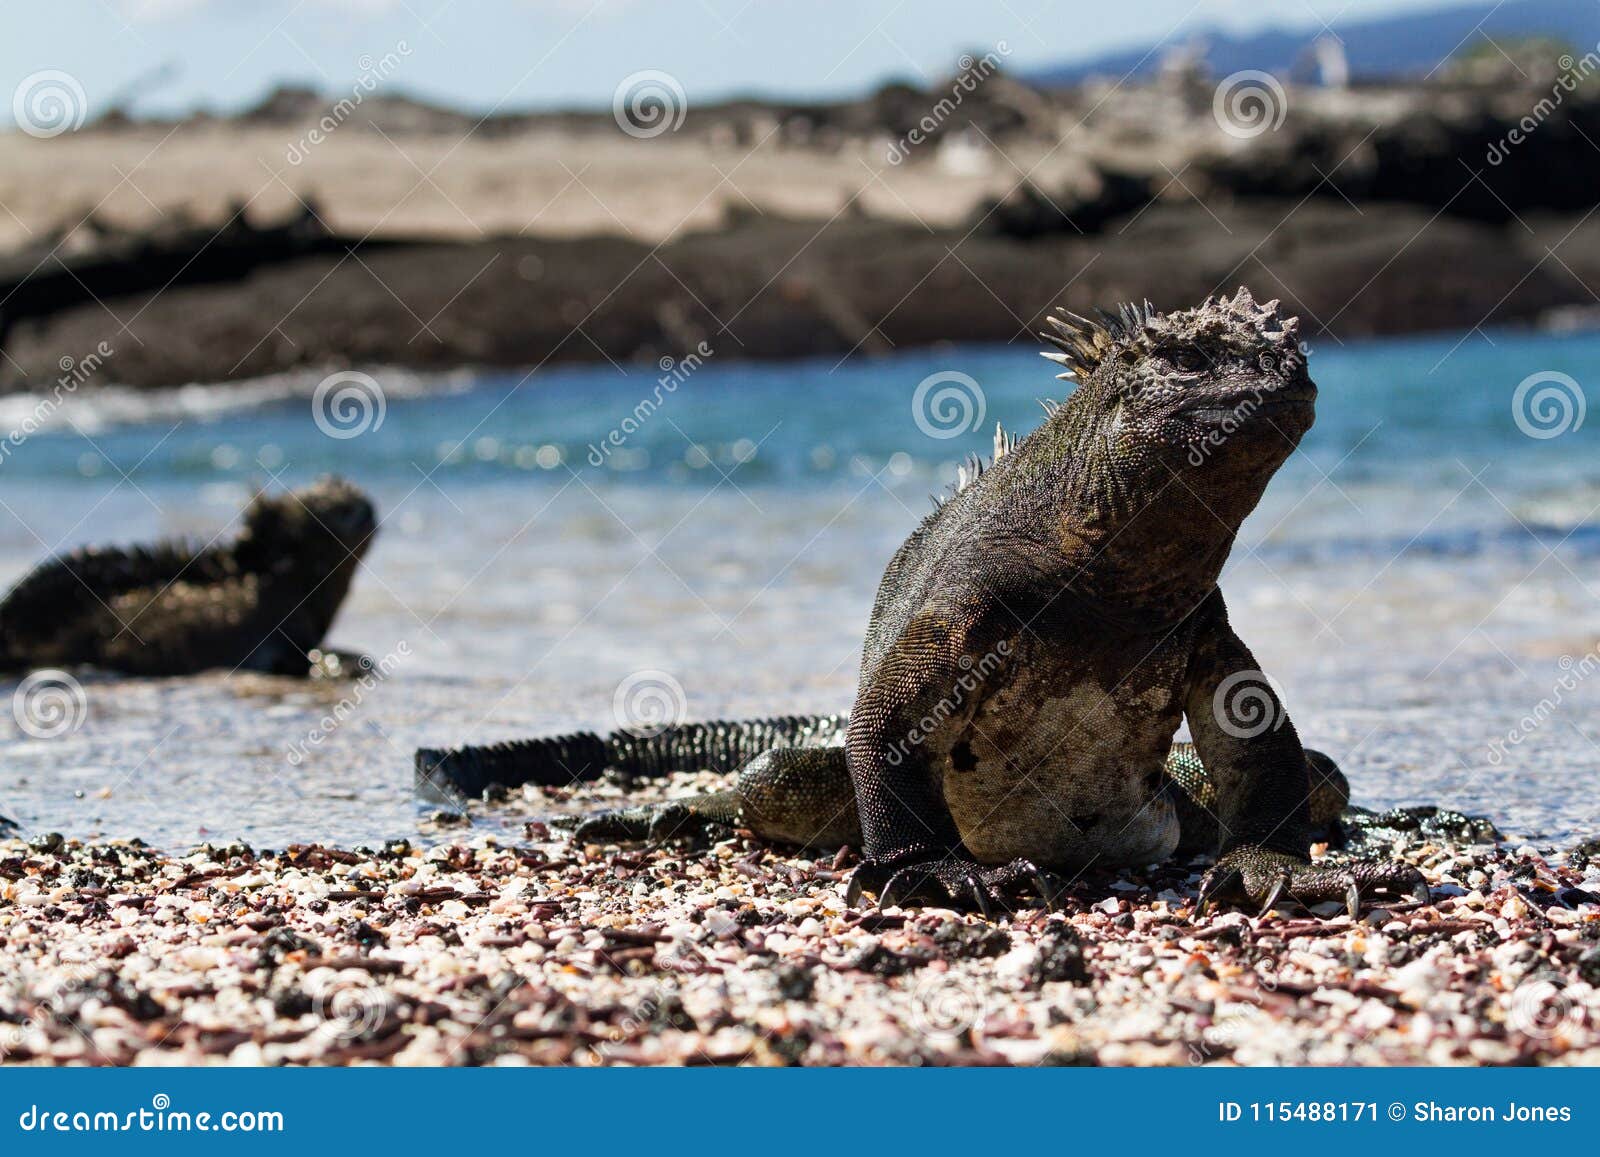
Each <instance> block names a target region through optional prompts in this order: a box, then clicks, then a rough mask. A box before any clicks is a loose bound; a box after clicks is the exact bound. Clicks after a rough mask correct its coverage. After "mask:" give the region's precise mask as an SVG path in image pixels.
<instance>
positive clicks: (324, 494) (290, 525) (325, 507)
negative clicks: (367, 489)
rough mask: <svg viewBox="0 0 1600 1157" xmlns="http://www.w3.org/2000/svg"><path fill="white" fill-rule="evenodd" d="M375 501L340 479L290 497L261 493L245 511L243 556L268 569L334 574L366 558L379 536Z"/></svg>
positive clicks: (322, 481) (329, 479)
mask: <svg viewBox="0 0 1600 1157" xmlns="http://www.w3.org/2000/svg"><path fill="white" fill-rule="evenodd" d="M377 528H378V521H377V514H376V511H375V510H374V509H373V505H372V500H371V499H369V498H368V497H367V496H366V495H365V494H364V493H362V492H361V491H360V490H358V489H357V488H356V487H354V486H352V485H351V484H350V483H348V482H346V481H345V480H344V479H342V478H335V477H332V476H328V477H324V478H320V479H318V480H317V481H316V482H315V483H314V484H312V485H311V486H307V487H305V488H303V489H300V490H295V491H291V492H289V493H287V494H275V495H268V494H258V495H256V497H255V500H254V501H252V502H251V503H250V506H249V507H248V508H247V509H246V510H245V512H244V529H243V530H242V531H241V533H240V535H239V546H238V550H239V552H240V554H241V556H243V557H245V558H248V559H250V560H253V562H254V565H259V566H261V567H263V568H265V569H281V568H283V567H286V566H289V567H295V568H297V569H298V568H301V567H304V568H306V569H307V570H311V571H318V572H322V571H331V570H333V569H336V568H338V567H340V566H343V565H345V564H350V565H354V562H355V561H356V560H358V559H360V558H361V556H362V555H363V554H365V553H366V550H367V545H368V544H369V543H370V542H371V541H372V536H373V534H374V533H375V532H376V531H377Z"/></svg>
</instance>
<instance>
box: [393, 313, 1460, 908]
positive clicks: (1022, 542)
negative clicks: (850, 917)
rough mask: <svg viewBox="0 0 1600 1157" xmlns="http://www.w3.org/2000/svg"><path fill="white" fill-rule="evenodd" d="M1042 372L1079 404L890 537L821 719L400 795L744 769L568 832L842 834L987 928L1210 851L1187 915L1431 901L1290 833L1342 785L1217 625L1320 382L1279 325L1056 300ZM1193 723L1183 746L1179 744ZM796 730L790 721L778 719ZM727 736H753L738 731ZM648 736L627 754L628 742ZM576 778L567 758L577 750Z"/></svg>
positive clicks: (1406, 877)
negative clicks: (1094, 873)
mask: <svg viewBox="0 0 1600 1157" xmlns="http://www.w3.org/2000/svg"><path fill="white" fill-rule="evenodd" d="M1048 321H1049V324H1050V326H1051V331H1050V332H1048V333H1045V334H1044V335H1043V336H1044V337H1045V338H1046V339H1047V340H1049V341H1050V342H1051V343H1052V344H1053V345H1055V346H1056V347H1057V350H1058V351H1059V352H1048V353H1046V354H1045V356H1046V357H1048V358H1050V359H1051V360H1052V361H1055V362H1057V363H1059V364H1060V365H1061V366H1063V367H1064V368H1065V370H1066V371H1067V372H1066V373H1063V374H1061V375H1060V376H1061V377H1062V378H1075V379H1076V380H1077V382H1078V387H1077V389H1076V390H1075V391H1073V393H1072V394H1071V395H1070V396H1069V397H1068V399H1067V400H1066V401H1065V402H1064V403H1062V404H1059V405H1055V404H1047V406H1046V409H1047V411H1048V412H1049V417H1048V418H1047V420H1046V421H1045V423H1044V424H1043V425H1042V426H1040V427H1039V428H1038V429H1036V430H1035V431H1034V432H1033V433H1032V434H1030V435H1029V436H1028V437H1026V438H1024V439H1022V440H1021V441H1014V440H1012V439H1011V438H1009V437H1007V436H1005V435H1004V434H999V435H998V437H997V440H996V455H995V459H994V460H993V461H992V462H991V463H990V464H988V465H986V466H984V465H982V464H979V465H978V466H976V467H975V468H973V469H969V470H967V471H965V472H964V477H963V479H962V484H961V485H960V486H959V488H958V490H957V492H956V493H955V494H954V495H953V496H951V497H950V498H949V499H948V500H946V501H944V502H942V503H939V504H937V505H936V508H935V510H934V512H933V513H932V514H931V515H929V516H928V517H927V518H926V519H925V520H924V521H923V523H922V524H921V525H920V526H918V527H917V529H916V530H915V531H913V532H912V534H911V536H910V537H909V538H908V539H907V540H906V542H905V543H904V545H902V546H901V548H900V550H899V552H898V553H897V554H896V555H895V556H894V559H893V560H892V561H891V562H890V563H889V566H888V569H887V570H886V571H885V573H884V576H883V580H882V583H881V585H880V586H879V589H878V594H877V598H876V601H875V603H874V605H873V608H872V614H871V618H870V621H869V623H868V628H867V638H866V645H865V647H864V651H863V656H862V662H861V674H860V680H859V684H858V689H857V693H856V700H855V706H854V708H853V709H852V710H851V712H850V716H849V722H848V726H847V728H846V729H844V730H843V742H842V743H841V742H839V735H840V730H841V729H840V728H839V727H838V726H831V727H812V728H811V729H810V730H809V731H808V730H807V729H806V728H805V727H804V726H803V721H802V725H800V726H799V727H798V731H800V732H805V734H804V735H801V738H802V740H804V741H803V742H801V743H798V744H797V743H793V742H790V743H788V744H786V745H779V746H771V747H768V748H766V749H762V748H761V747H760V744H761V743H762V741H763V740H764V739H765V738H766V737H767V736H766V734H765V733H768V732H770V731H771V724H770V721H769V722H768V723H767V724H764V725H758V726H756V727H755V728H754V729H753V730H749V731H748V732H747V730H746V727H745V725H740V724H723V725H706V726H701V727H699V728H698V729H688V730H686V731H669V732H666V733H664V734H662V735H658V736H655V737H654V738H651V739H648V740H644V741H638V742H636V743H635V745H634V747H633V748H632V749H631V752H630V750H628V749H626V744H625V743H624V742H623V741H622V740H621V739H619V737H617V736H613V737H611V739H610V740H601V739H599V737H597V736H592V735H591V736H569V737H560V738H557V739H553V740H545V741H532V742H531V743H528V744H511V745H502V746H501V747H498V748H494V749H489V750H487V751H484V750H483V749H465V750H464V751H457V752H453V753H452V752H445V753H439V752H427V751H424V752H419V753H418V761H417V762H418V773H419V775H420V776H422V777H423V778H432V779H435V780H437V779H440V778H444V779H449V778H451V776H452V774H453V773H454V772H455V771H457V770H462V769H467V770H470V771H475V772H477V773H478V774H480V775H485V774H495V775H499V776H500V777H501V778H511V779H522V780H526V779H530V778H532V779H546V780H554V781H556V782H566V781H567V780H566V778H563V777H574V776H578V775H588V774H591V773H592V772H593V771H595V770H597V768H596V767H595V765H596V764H600V765H603V764H604V763H606V762H607V761H608V760H609V761H611V762H616V763H620V764H621V765H622V766H623V767H624V769H625V770H638V769H641V768H642V769H644V770H651V769H654V770H658V771H664V770H671V769H672V768H675V767H684V768H699V767H705V766H707V762H706V756H707V755H708V753H711V752H712V749H713V748H715V749H716V752H717V753H719V754H721V755H724V756H738V757H741V758H744V759H747V760H748V762H747V763H745V764H744V766H743V767H742V769H741V770H740V771H739V774H738V779H737V782H736V785H735V786H734V787H733V788H732V789H731V790H729V791H725V792H720V793H714V794H710V795H704V796H699V797H693V798H689V799H682V800H674V801H669V802H668V803H667V804H664V805H657V806H654V807H643V808H629V809H623V810H620V811H615V812H609V813H605V814H602V815H599V816H596V817H593V818H591V819H590V820H588V821H586V822H585V823H583V824H581V825H580V826H579V827H578V830H577V835H578V836H579V837H580V838H589V837H601V838H617V837H627V838H643V837H651V836H654V837H659V836H662V835H666V834H669V833H670V832H671V831H672V830H673V829H674V827H675V826H676V825H678V824H680V823H681V822H683V821H685V820H690V819H693V820H707V819H708V820H713V821H720V822H724V823H734V824H738V825H739V826H742V827H745V828H748V829H749V830H751V831H752V832H753V833H754V834H755V835H757V836H758V837H765V838H769V839H774V840H780V841H784V842H790V843H802V844H815V845H821V846H827V845H834V844H851V845H853V846H857V847H859V848H860V849H861V851H862V855H863V859H862V863H861V864H860V866H859V867H858V868H857V869H856V871H855V873H854V874H853V876H852V877H851V881H850V886H849V890H848V893H847V898H848V900H849V901H850V902H851V903H855V902H856V901H857V900H858V898H859V896H860V893H861V892H862V891H863V890H869V891H873V892H875V893H876V894H877V898H878V902H879V904H880V905H881V906H885V907H886V906H888V905H890V904H892V903H896V902H898V903H908V902H913V901H922V902H925V903H931V904H937V905H958V906H968V905H970V906H975V907H977V908H979V909H982V910H984V911H988V910H990V909H991V908H993V907H996V906H999V905H1002V904H1004V903H1005V902H1006V901H1007V900H1008V899H1009V898H1013V897H1018V896H1021V895H1025V894H1026V893H1027V892H1028V891H1030V890H1031V891H1035V892H1038V893H1039V894H1041V895H1043V896H1045V897H1046V898H1048V897H1049V896H1050V894H1051V893H1053V892H1054V891H1055V889H1056V887H1057V883H1056V880H1055V879H1054V878H1053V877H1052V876H1051V875H1049V874H1047V870H1053V871H1063V870H1067V871H1070V870H1075V869H1081V868H1082V867H1084V866H1086V865H1089V864H1103V865H1113V864H1133V865H1142V864H1148V863H1153V862H1157V861H1160V860H1163V859H1165V858H1167V857H1168V856H1170V855H1172V854H1173V853H1174V852H1177V851H1182V850H1189V851H1195V850H1200V849H1202V848H1203V849H1204V850H1207V851H1213V852H1216V853H1217V854H1218V859H1217V861H1216V864H1215V866H1214V867H1212V868H1211V869H1210V870H1209V871H1208V872H1207V873H1206V874H1205V875H1204V877H1203V878H1202V880H1201V886H1200V897H1199V900H1198V902H1197V904H1196V915H1199V914H1201V913H1202V912H1203V911H1204V910H1205V908H1206V907H1207V905H1208V904H1209V903H1210V902H1212V901H1213V900H1225V901H1230V902H1242V903H1248V904H1251V905H1255V906H1258V907H1260V908H1261V909H1262V910H1266V909H1268V908H1271V907H1272V906H1274V905H1275V904H1276V903H1277V902H1278V901H1279V900H1280V899H1281V898H1283V897H1284V896H1285V895H1287V896H1290V897H1292V898H1294V899H1296V900H1299V901H1301V902H1302V903H1306V904H1310V903H1315V902H1319V901H1323V900H1329V899H1338V900H1343V901H1344V902H1345V903H1346V904H1347V906H1348V907H1349V909H1350V910H1351V911H1352V912H1355V911H1357V910H1358V908H1359V905H1360V902H1361V900H1362V899H1363V898H1364V897H1367V896H1370V895H1371V894H1372V893H1374V892H1379V891H1384V892H1398V893H1403V894H1409V895H1413V896H1416V897H1418V898H1420V899H1426V898H1427V895H1428V892H1427V885H1426V883H1425V882H1424V881H1423V879H1422V876H1421V874H1420V873H1419V872H1417V871H1416V869H1414V868H1412V867H1410V866H1409V865H1406V864H1403V863H1399V862H1394V863H1384V862H1364V863H1356V864H1352V865H1349V866H1347V867H1343V868H1333V867H1314V866H1313V865H1312V864H1311V862H1310V860H1309V858H1308V850H1309V842H1310V835H1311V831H1312V825H1313V823H1314V822H1315V823H1321V824H1327V823H1329V822H1330V821H1332V820H1334V819H1335V818H1336V816H1337V814H1338V812H1339V810H1341V809H1342V807H1343V805H1344V803H1345V802H1346V800H1347V799H1348V788H1347V785H1346V784H1345V782H1344V777H1343V776H1342V775H1341V774H1339V772H1338V770H1337V768H1336V767H1334V766H1333V764H1332V761H1331V760H1329V759H1328V758H1327V757H1326V756H1323V755H1321V754H1320V753H1315V752H1311V753H1308V752H1306V751H1305V750H1304V749H1303V748H1302V747H1301V744H1300V738H1299V736H1298V734H1297V733H1296V731H1295V728H1294V725H1293V724H1292V723H1291V722H1290V721H1289V719H1288V717H1287V715H1286V714H1285V713H1284V710H1283V706H1282V704H1281V702H1280V701H1279V697H1278V693H1277V690H1276V688H1275V687H1274V685H1273V683H1272V682H1271V681H1270V680H1269V679H1268V678H1267V677H1266V676H1265V675H1264V674H1263V673H1262V672H1261V670H1260V665H1259V664H1258V663H1257V662H1256V660H1255V658H1254V657H1253V656H1252V655H1251V653H1250V650H1249V648H1248V647H1246V646H1245V644H1244V642H1243V641H1242V640H1240V638H1239V637H1238V636H1237V635H1236V634H1235V633H1234V631H1233V629H1232V628H1231V627H1230V626H1229V623H1228V612H1227V608H1226V606H1225V604H1224V602H1223V598H1222V594H1221V592H1220V591H1219V590H1218V588H1217V579H1218V576H1219V575H1220V573H1221V570H1222V566H1223V563H1224V562H1225V561H1226V559H1227V557H1228V553H1229V551H1230V549H1231V548H1232V546H1233V542H1234V538H1235V537H1236V535H1237V533H1238V529H1239V525H1240V523H1241V522H1243V521H1244V518H1245V516H1246V515H1248V514H1249V513H1250V512H1251V511H1252V510H1253V509H1254V508H1255V506H1256V504H1257V502H1258V501H1259V499H1260V497H1261V495H1262V493H1263V491H1264V490H1265V488H1266V485H1267V482H1268V481H1269V480H1270V479H1271V477H1272V475H1273V474H1274V473H1275V472H1276V470H1277V469H1278V467H1279V466H1280V465H1281V464H1282V463H1283V462H1284V461H1285V460H1286V459H1287V458H1288V457H1289V456H1290V454H1292V453H1293V452H1294V450H1295V447H1296V446H1297V445H1298V443H1299V441H1300V439H1301V437H1302V436H1303V435H1304V434H1305V432H1306V431H1307V430H1308V429H1310V427H1311V424H1312V420H1313V415H1314V409H1315V405H1314V403H1315V399H1316V394H1317V390H1316V386H1315V385H1314V384H1313V383H1312V381H1311V378H1310V376H1309V375H1308V373H1307V370H1306V364H1305V358H1304V356H1303V355H1302V353H1301V351H1300V348H1299V346H1298V342H1297V335H1298V330H1299V323H1298V319H1296V318H1292V317H1281V316H1280V315H1279V312H1278V303H1277V302H1275V301H1272V302H1268V303H1266V304H1265V305H1258V304H1257V303H1256V302H1255V300H1254V299H1253V298H1252V297H1251V295H1250V293H1249V291H1248V290H1245V289H1240V290H1239V291H1238V293H1237V294H1236V295H1235V296H1233V297H1231V298H1228V297H1223V298H1219V299H1208V300H1207V301H1205V302H1204V303H1203V304H1201V305H1200V306H1198V307H1197V308H1194V309H1189V310H1184V311H1181V312H1174V313H1169V314H1162V313H1158V312H1156V311H1155V310H1154V309H1153V308H1151V307H1150V305H1149V303H1148V302H1146V303H1145V304H1143V305H1138V306H1124V307H1122V309H1121V311H1120V313H1119V314H1118V315H1116V316H1112V315H1102V316H1101V318H1100V319H1098V320H1090V319H1087V318H1083V317H1079V316H1077V315H1075V314H1072V313H1068V312H1066V311H1064V310H1063V311H1057V314H1056V315H1052V316H1050V317H1049V318H1048ZM1185 719H1187V721H1188V725H1189V730H1190V733H1191V735H1192V736H1193V746H1192V747H1189V746H1188V745H1178V746H1176V747H1175V746H1174V745H1173V742H1172V741H1173V736H1174V734H1175V733H1176V732H1177V730H1178V727H1179V724H1180V723H1181V722H1182V721H1183V720H1185ZM791 730H795V729H794V728H792V729H791ZM747 739H748V740H749V741H748V742H747ZM641 743H642V745H643V746H642V747H641V746H640V744H641ZM574 757H579V758H581V759H582V760H583V766H582V768H581V769H573V767H572V763H571V760H572V759H573V758H574Z"/></svg>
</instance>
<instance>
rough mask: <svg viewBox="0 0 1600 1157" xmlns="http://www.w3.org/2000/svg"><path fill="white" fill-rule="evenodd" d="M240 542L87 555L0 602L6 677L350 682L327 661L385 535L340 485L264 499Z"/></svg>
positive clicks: (51, 564)
mask: <svg viewBox="0 0 1600 1157" xmlns="http://www.w3.org/2000/svg"><path fill="white" fill-rule="evenodd" d="M240 522H241V523H242V526H241V529H240V531H239V534H238V535H237V537H235V538H234V539H233V540H232V541H231V542H222V543H213V544H209V545H206V546H203V547H196V546H193V545H191V544H189V543H184V542H162V543H157V544H155V545H153V546H147V547H146V546H137V547H85V548H83V549H80V550H75V551H73V552H72V553H70V554H66V555H62V556H61V557H59V558H54V559H51V560H50V561H48V562H46V563H43V564H41V565H40V566H38V567H37V568H35V569H34V570H32V571H30V572H29V573H28V574H27V575H25V576H24V577H23V578H22V579H21V580H20V581H19V582H18V583H17V584H16V585H15V586H14V587H12V588H11V590H10V592H9V593H8V594H7V595H6V596H5V599H4V601H3V602H0V671H25V670H29V669H33V668H41V667H72V666H78V665H91V666H96V667H105V668H108V669H111V670H115V671H122V672H126V673H128V674H133V675H187V674H193V673H195V672H198V671H204V670H209V669H212V668H221V669H224V670H237V669H241V668H242V669H245V670H250V671H260V672H266V673H271V674H279V675H302V676H303V675H308V674H312V673H317V674H348V673H351V672H350V670H349V668H350V667H351V665H352V661H353V660H354V659H355V656H349V655H341V654H340V653H339V652H335V651H327V650H324V649H322V645H323V641H324V639H325V638H326V637H327V633H328V628H329V626H330V625H331V624H332V623H333V618H334V616H335V615H336V614H337V613H338V611H339V607H340V605H341V604H342V603H343V602H344V597H345V594H346V593H347V592H348V591H349V589H350V580H351V579H352V578H353V577H354V575H355V571H356V567H357V565H358V564H359V563H360V561H361V556H362V555H363V554H364V553H365V552H366V549H367V546H368V544H369V543H370V541H371V539H372V536H373V534H374V533H375V531H376V529H377V521H376V517H375V515H374V512H373V507H372V503H371V501H370V500H369V499H368V498H367V496H366V495H365V494H363V493H362V492H361V491H360V490H358V489H356V488H355V487H354V486H351V485H350V484H349V483H348V482H344V481H342V480H341V479H337V478H325V479H322V480H321V481H319V482H317V483H316V484H315V485H313V486H310V487H307V488H306V489H304V490H298V491H292V492H289V493H285V494H281V495H266V494H261V495H257V496H256V498H255V500H254V501H253V502H251V503H250V505H249V507H247V508H246V509H245V511H244V513H243V515H241V517H240Z"/></svg>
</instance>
